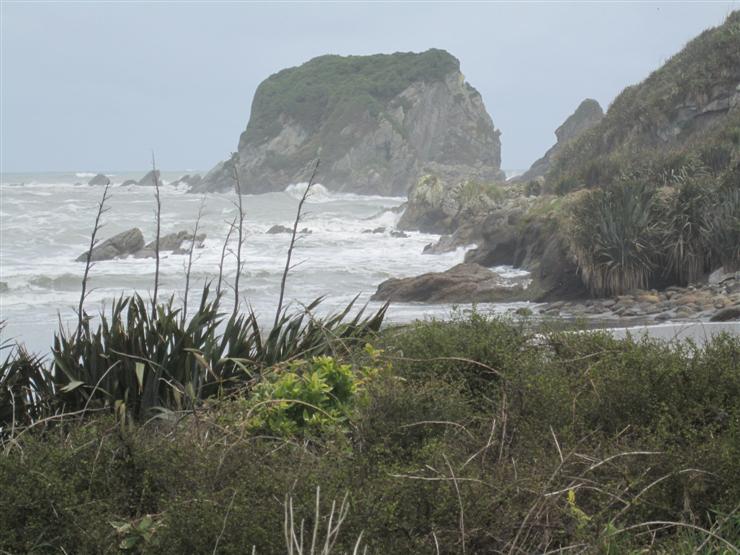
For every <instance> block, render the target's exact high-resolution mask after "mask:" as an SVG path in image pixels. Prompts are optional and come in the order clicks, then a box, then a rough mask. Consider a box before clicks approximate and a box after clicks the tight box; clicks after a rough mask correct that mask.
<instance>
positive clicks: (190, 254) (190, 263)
mask: <svg viewBox="0 0 740 555" xmlns="http://www.w3.org/2000/svg"><path fill="white" fill-rule="evenodd" d="M205 205H206V197H205V195H204V196H203V198H202V199H201V201H200V206H199V207H198V217H197V218H196V220H195V227H194V228H193V239H192V241H190V250H189V251H188V268H187V271H186V272H185V299H184V300H183V304H182V323H183V325H184V324H185V321H186V320H187V317H188V293H189V292H190V271H191V270H192V268H193V251H194V250H195V242H196V241H197V240H198V228H199V227H200V219H201V218H202V217H203V208H204V207H205Z"/></svg>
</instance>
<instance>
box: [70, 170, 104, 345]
mask: <svg viewBox="0 0 740 555" xmlns="http://www.w3.org/2000/svg"><path fill="white" fill-rule="evenodd" d="M109 190H110V179H108V182H107V183H106V184H105V189H103V198H101V199H100V202H99V203H98V211H97V214H95V225H94V226H93V231H92V234H91V235H90V248H89V249H88V250H87V256H86V257H85V273H84V274H83V275H82V292H81V293H80V303H79V306H78V307H77V333H76V335H77V336H79V335H80V331H81V330H82V320H83V312H82V310H83V305H84V304H85V297H87V278H88V275H89V274H90V268H92V266H93V264H92V262H91V258H92V251H93V248H95V245H97V243H98V240H97V235H98V231H99V230H100V228H101V227H102V224H101V223H100V219H101V218H102V216H103V214H105V213H106V212H107V211H108V210H109V209H108V208H106V207H105V203H106V201H107V200H108V191H109Z"/></svg>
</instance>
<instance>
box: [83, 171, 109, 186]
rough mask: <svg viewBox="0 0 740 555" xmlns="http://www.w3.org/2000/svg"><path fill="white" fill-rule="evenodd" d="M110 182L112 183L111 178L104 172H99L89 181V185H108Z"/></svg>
mask: <svg viewBox="0 0 740 555" xmlns="http://www.w3.org/2000/svg"><path fill="white" fill-rule="evenodd" d="M108 183H110V179H108V178H107V177H106V176H104V175H103V174H102V173H99V174H98V175H96V176H95V177H93V178H92V179H91V180H90V181H88V182H87V184H88V185H108Z"/></svg>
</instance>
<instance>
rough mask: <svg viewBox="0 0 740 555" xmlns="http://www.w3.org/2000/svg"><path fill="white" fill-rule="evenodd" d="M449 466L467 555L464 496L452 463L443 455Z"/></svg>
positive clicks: (463, 546)
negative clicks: (458, 506)
mask: <svg viewBox="0 0 740 555" xmlns="http://www.w3.org/2000/svg"><path fill="white" fill-rule="evenodd" d="M442 456H443V457H444V460H445V464H447V468H448V469H449V470H450V476H451V477H452V484H453V485H454V486H455V492H456V493H457V502H458V503H459V505H460V540H461V542H462V552H463V555H465V553H466V550H465V511H464V509H463V501H462V496H461V495H460V486H458V485H457V478H456V477H455V471H454V470H453V469H452V465H451V464H450V461H449V460H448V459H447V455H442Z"/></svg>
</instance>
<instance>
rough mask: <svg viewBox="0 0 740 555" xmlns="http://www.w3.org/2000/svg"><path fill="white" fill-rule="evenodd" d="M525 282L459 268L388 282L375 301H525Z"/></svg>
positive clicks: (483, 270)
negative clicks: (523, 299)
mask: <svg viewBox="0 0 740 555" xmlns="http://www.w3.org/2000/svg"><path fill="white" fill-rule="evenodd" d="M525 283H526V281H525V280H521V281H520V283H518V284H514V286H512V284H511V281H510V280H505V279H503V278H502V277H501V276H500V275H498V274H496V273H495V272H492V271H491V270H489V269H488V268H484V267H483V266H480V265H478V264H458V265H457V266H455V267H453V268H450V269H449V270H447V271H445V272H432V273H428V274H423V275H421V276H417V277H410V278H402V279H389V280H386V281H384V282H383V283H381V284H380V285H379V286H378V290H377V291H376V292H375V295H373V297H372V300H374V301H400V302H428V303H470V302H500V301H511V300H520V299H522V298H524V297H526V293H525Z"/></svg>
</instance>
